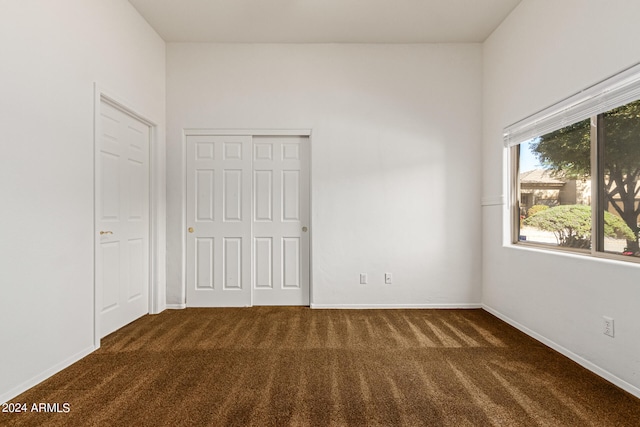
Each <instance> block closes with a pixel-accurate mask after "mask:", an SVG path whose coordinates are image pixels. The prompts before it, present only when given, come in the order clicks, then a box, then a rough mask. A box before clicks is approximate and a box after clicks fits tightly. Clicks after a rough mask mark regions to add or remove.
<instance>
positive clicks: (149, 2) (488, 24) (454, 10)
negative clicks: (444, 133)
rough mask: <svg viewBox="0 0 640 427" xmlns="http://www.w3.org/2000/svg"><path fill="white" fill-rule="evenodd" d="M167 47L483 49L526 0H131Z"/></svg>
mask: <svg viewBox="0 0 640 427" xmlns="http://www.w3.org/2000/svg"><path fill="white" fill-rule="evenodd" d="M129 1H130V3H131V4H132V5H133V6H134V7H135V8H136V9H137V10H138V11H139V12H140V14H142V16H144V17H145V19H146V20H147V21H148V22H149V23H150V24H151V26H152V27H153V28H154V29H155V30H156V31H157V32H158V33H159V34H160V36H162V38H163V39H164V40H165V41H167V42H218V43H473V42H483V41H484V40H485V39H486V38H487V37H488V36H489V35H490V34H491V32H493V30H494V29H495V28H496V27H497V26H498V25H500V23H501V22H502V20H503V19H504V18H505V17H506V16H507V15H508V14H509V13H510V12H511V11H512V10H513V9H514V8H515V7H516V6H517V5H518V3H520V1H521V0H129Z"/></svg>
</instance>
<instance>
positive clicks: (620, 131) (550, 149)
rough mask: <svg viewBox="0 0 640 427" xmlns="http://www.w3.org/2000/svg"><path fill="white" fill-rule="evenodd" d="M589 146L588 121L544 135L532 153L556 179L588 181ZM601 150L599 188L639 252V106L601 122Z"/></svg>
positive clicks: (606, 115) (613, 112)
mask: <svg viewBox="0 0 640 427" xmlns="http://www.w3.org/2000/svg"><path fill="white" fill-rule="evenodd" d="M590 141H591V126H590V120H584V121H582V122H579V123H575V124H572V125H570V126H567V127H565V128H562V129H559V130H557V131H554V132H550V133H548V134H546V135H542V136H541V137H540V138H538V139H537V140H536V141H535V142H533V143H532V144H531V150H532V152H533V154H535V155H536V157H537V158H538V161H539V162H540V164H541V165H543V166H544V167H545V168H547V169H550V170H552V171H554V173H557V174H559V175H563V176H565V177H567V178H569V179H590V177H591V175H592V174H591V160H590V158H591V143H590ZM598 144H602V147H603V148H602V156H600V157H599V158H598V161H599V162H600V163H601V166H602V169H603V172H604V176H603V179H602V181H601V182H600V185H601V188H602V191H603V192H604V194H605V197H606V202H607V204H608V206H611V207H612V208H613V209H615V210H616V212H617V214H618V215H619V216H620V217H621V218H622V219H623V221H624V223H625V224H626V225H627V227H628V228H629V229H630V230H632V234H633V236H632V237H630V238H628V241H627V244H628V246H629V247H630V248H632V249H633V250H634V251H637V250H638V249H640V245H639V242H638V239H637V235H640V227H639V226H638V216H639V215H640V205H638V203H637V202H636V198H637V197H638V189H639V188H640V186H639V184H640V100H638V101H634V102H631V103H629V104H626V105H623V106H621V107H617V108H614V109H612V110H610V111H607V112H606V113H604V114H600V115H599V116H598ZM594 172H595V171H594ZM606 221H607V218H606V215H605V223H606ZM605 228H606V227H605ZM623 234H625V235H626V236H630V235H629V234H627V233H623Z"/></svg>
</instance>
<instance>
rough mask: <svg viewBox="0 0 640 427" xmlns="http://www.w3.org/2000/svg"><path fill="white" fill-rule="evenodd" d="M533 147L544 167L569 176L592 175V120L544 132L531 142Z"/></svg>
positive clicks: (578, 177) (581, 176)
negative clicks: (544, 133)
mask: <svg viewBox="0 0 640 427" xmlns="http://www.w3.org/2000/svg"><path fill="white" fill-rule="evenodd" d="M531 151H532V152H533V153H534V154H535V155H536V156H537V157H538V161H539V162H540V164H541V165H543V166H544V167H545V169H551V170H553V171H554V172H556V173H559V174H562V175H564V176H565V177H567V178H569V179H580V178H586V177H589V176H590V175H591V122H590V120H589V119H587V120H583V121H581V122H578V123H574V124H572V125H570V126H567V127H564V128H562V129H559V130H557V131H555V132H551V133H548V134H546V135H543V136H541V137H540V138H538V140H537V141H536V142H535V143H533V144H531Z"/></svg>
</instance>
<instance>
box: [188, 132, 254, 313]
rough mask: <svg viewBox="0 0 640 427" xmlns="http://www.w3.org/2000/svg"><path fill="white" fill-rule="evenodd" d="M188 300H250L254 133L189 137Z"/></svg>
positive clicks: (219, 303)
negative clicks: (252, 141)
mask: <svg viewBox="0 0 640 427" xmlns="http://www.w3.org/2000/svg"><path fill="white" fill-rule="evenodd" d="M186 244H187V260H186V261H187V262H186V269H187V271H186V276H187V277H186V280H187V305H188V306H190V307H232V306H235V307H242V306H250V305H251V285H250V284H251V262H250V260H251V137H249V136H188V137H187V243H186Z"/></svg>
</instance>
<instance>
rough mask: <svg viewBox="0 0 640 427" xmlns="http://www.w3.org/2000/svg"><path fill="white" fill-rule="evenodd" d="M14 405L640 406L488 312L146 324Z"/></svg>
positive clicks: (379, 410) (557, 412)
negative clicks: (19, 403) (39, 403)
mask: <svg viewBox="0 0 640 427" xmlns="http://www.w3.org/2000/svg"><path fill="white" fill-rule="evenodd" d="M12 402H27V403H28V404H29V405H31V404H32V403H38V402H43V403H59V404H60V409H61V410H62V408H63V406H62V404H63V403H68V404H69V409H70V410H69V412H68V413H34V412H29V413H25V414H12V415H8V414H4V413H0V424H1V425H9V426H14V425H15V426H17V425H37V426H207V425H211V426H245V425H255V426H286V425H298V426H307V425H311V426H332V425H335V426H343V425H344V426H347V425H349V426H456V427H457V426H633V425H640V400H639V399H637V398H635V397H633V396H632V395H630V394H628V393H626V392H624V391H622V390H621V389H619V388H617V387H615V386H614V385H612V384H610V383H608V382H606V381H605V380H603V379H601V378H599V377H598V376H596V375H594V374H592V373H591V372H589V371H587V370H585V369H584V368H582V367H580V366H579V365H577V364H576V363H574V362H572V361H570V360H569V359H567V358H565V357H564V356H562V355H560V354H558V353H556V352H555V351H553V350H551V349H549V348H548V347H546V346H544V345H542V344H540V343H539V342H537V341H535V340H533V339H531V338H529V337H528V336H526V335H524V334H523V333H521V332H519V331H517V330H516V329H514V328H512V327H510V326H509V325H507V324H505V323H504V322H502V321H500V320H498V319H496V318H495V317H493V316H492V315H490V314H489V313H487V312H485V311H482V310H311V309H309V308H293V307H291V308H283V307H272V308H269V307H255V308H240V309H235V308H233V309H187V310H180V311H166V312H164V313H162V314H159V315H156V316H145V317H143V318H141V319H139V320H137V321H136V322H134V323H132V324H130V325H128V326H126V327H124V328H122V329H120V330H119V331H117V332H115V333H113V334H111V335H109V336H108V337H106V338H105V339H103V340H102V347H101V348H100V349H99V350H98V351H96V352H94V353H93V354H91V355H89V356H88V357H86V358H84V359H83V360H81V361H79V362H78V363H76V364H74V365H73V366H71V367H69V368H67V369H65V370H64V371H62V372H60V373H58V374H57V375H55V376H53V377H52V378H50V379H48V380H46V381H45V382H43V383H41V384H39V385H38V386H36V387H34V388H33V389H31V390H29V391H27V392H26V393H24V394H22V395H21V396H18V397H16V398H15V399H13V400H12Z"/></svg>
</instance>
